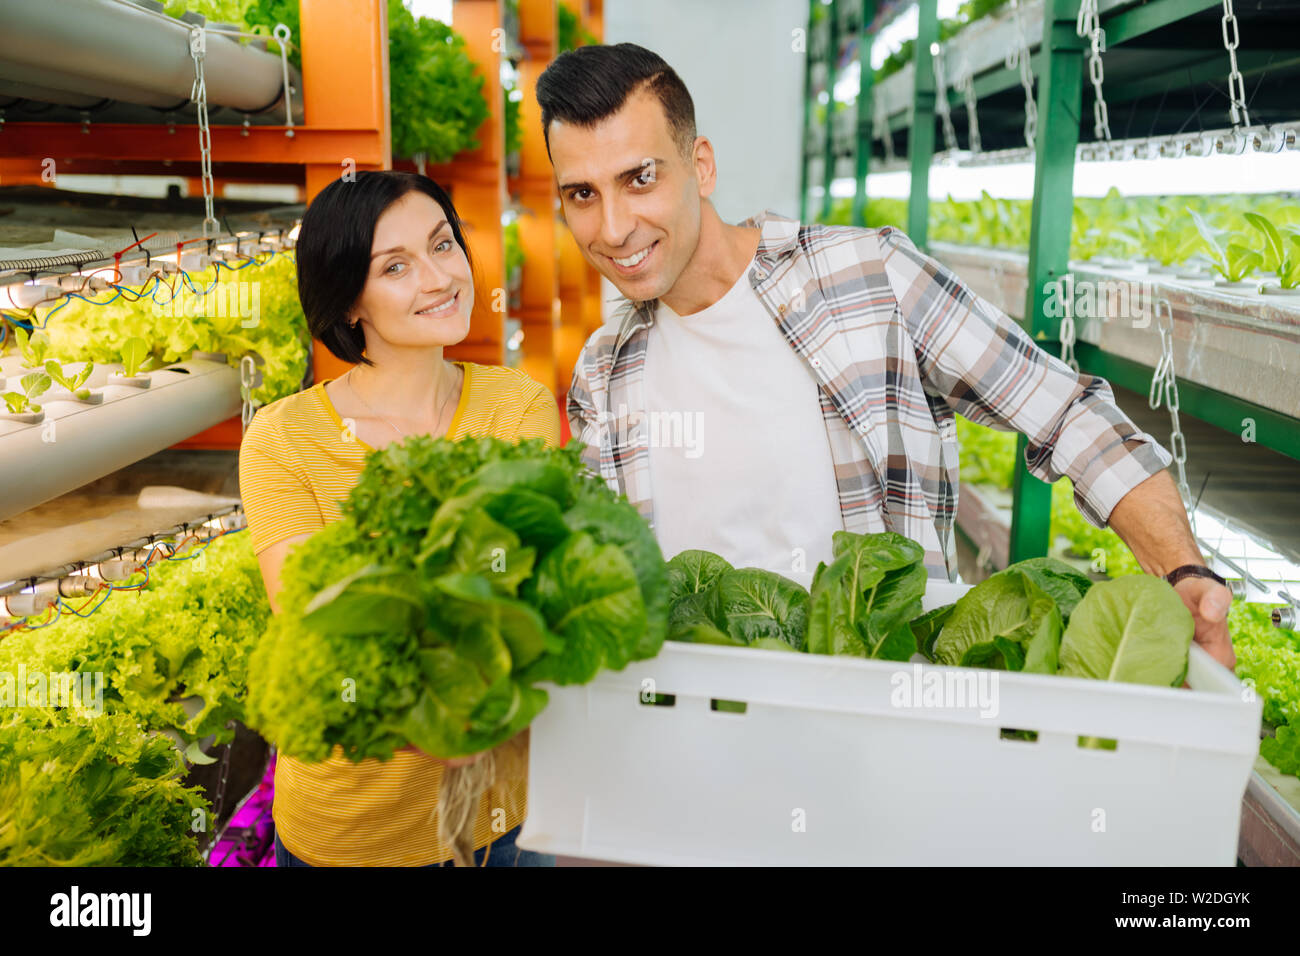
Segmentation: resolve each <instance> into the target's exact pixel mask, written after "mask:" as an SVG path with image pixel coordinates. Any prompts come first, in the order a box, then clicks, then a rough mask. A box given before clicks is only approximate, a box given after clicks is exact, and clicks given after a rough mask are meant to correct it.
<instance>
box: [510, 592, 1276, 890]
mask: <svg viewBox="0 0 1300 956" xmlns="http://www.w3.org/2000/svg"><path fill="white" fill-rule="evenodd" d="M968 589H969V587H968V586H967V585H952V584H948V583H947V582H942V581H932V582H930V585H929V588H928V592H927V594H926V599H925V607H926V609H929V608H932V607H938V606H940V605H943V604H947V603H950V602H951V601H953V600H955V599H956V598H957V597H959V596H960V595H961V594H962V593H964V592H965V591H966V590H968ZM918 667H919V665H914V664H910V663H909V664H899V663H892V662H877V661H866V660H860V659H856V658H845V657H827V656H822V655H813V654H789V653H782V652H780V651H766V650H752V649H748V648H728V647H718V646H708V645H696V644H676V643H672V642H669V643H666V644H665V645H664V648H663V651H662V652H661V653H660V654H659V656H658V657H656V658H655V659H653V660H649V661H640V662H637V663H634V664H631V665H629V666H628V667H627V668H626V669H625V670H623V671H621V672H605V673H602V674H601V675H600V676H599V677H598V678H597V679H596V680H595V681H594V682H592V683H591V684H588V685H586V686H582V687H561V688H548V689H549V690H550V694H551V699H550V703H549V704H548V705H547V707H546V709H545V710H544V711H543V712H542V713H541V715H540V716H539V717H538V718H537V719H536V720H535V721H534V723H533V726H532V736H531V754H530V767H529V786H528V817H527V820H526V822H525V824H524V829H523V832H522V834H521V835H520V838H519V845H520V846H523V847H525V848H527V849H530V850H536V851H539V852H544V853H556V854H563V855H571V856H578V857H587V858H592V859H600V860H612V861H622V862H629V863H649V864H699V865H716V864H793V865H855V864H886V865H950V864H957V865H965V864H994V865H1015V864H1047V865H1051V864H1099V865H1112V866H1113V865H1160V866H1178V865H1207V864H1208V865H1223V866H1230V865H1232V864H1233V863H1234V862H1235V859H1236V851H1237V828H1238V822H1239V819H1240V813H1241V801H1242V796H1243V794H1244V792H1245V789H1246V784H1247V781H1248V779H1249V777H1250V772H1251V767H1252V765H1253V764H1254V761H1255V756H1256V752H1257V749H1258V742H1259V720H1260V710H1261V706H1262V705H1261V703H1260V702H1259V701H1258V700H1257V699H1255V698H1254V696H1253V695H1252V694H1250V693H1248V692H1246V691H1245V689H1244V688H1243V687H1242V685H1241V684H1240V683H1239V682H1238V681H1237V680H1236V678H1235V677H1234V676H1233V675H1232V674H1231V673H1229V672H1228V671H1227V670H1225V669H1224V668H1222V667H1221V666H1220V665H1218V664H1217V663H1215V662H1214V661H1213V659H1211V658H1210V657H1209V655H1207V654H1206V653H1205V652H1204V651H1202V650H1201V649H1200V648H1199V647H1196V646H1193V648H1192V655H1191V662H1190V666H1189V672H1188V683H1189V685H1190V687H1191V688H1192V689H1190V690H1188V689H1183V688H1160V687H1147V686H1142V685H1136V684H1118V683H1107V682H1101V681H1090V680H1084V679H1076V678H1063V677H1054V676H1048V675H1030V674H1013V673H1005V672H996V688H997V698H996V715H995V716H981V713H980V708H979V706H978V705H977V706H975V707H972V708H964V709H963V708H956V707H948V708H942V707H933V706H931V707H926V706H920V707H912V706H900V704H901V703H904V702H905V701H910V700H911V697H910V695H908V694H907V693H906V692H907V691H909V690H910V685H909V683H908V682H913V681H915V680H916V678H917V676H918V675H922V676H921V680H922V682H924V680H925V679H926V678H925V677H924V675H926V674H930V673H935V674H938V675H941V676H942V675H949V674H951V675H954V676H955V677H957V678H959V679H960V680H962V681H967V682H968V681H970V680H971V677H972V675H976V676H977V675H979V674H981V673H982V674H984V675H985V678H984V679H985V680H986V681H987V680H988V679H989V677H991V676H993V675H994V673H995V672H990V671H978V670H976V669H974V668H947V667H936V666H933V665H929V664H927V665H925V666H924V667H923V668H919V669H918ZM945 679H947V678H946V677H945ZM645 682H652V683H649V684H647V683H645ZM920 686H922V687H924V683H922V684H921V685H920ZM977 686H978V685H977ZM984 686H985V688H986V690H989V689H991V687H992V686H993V685H990V684H987V683H986V684H985V685H984ZM650 688H652V689H653V692H655V693H658V694H664V695H668V694H671V695H673V696H674V697H675V702H674V703H673V705H672V706H663V705H647V704H645V703H642V697H643V692H644V691H645V690H648V689H650ZM900 695H904V696H903V697H902V699H900ZM645 696H648V695H645ZM891 698H893V699H891ZM716 699H721V700H727V701H744V702H745V704H746V711H745V713H743V714H737V713H727V712H723V711H716V710H713V709H712V708H711V706H710V702H711V701H712V700H716ZM920 699H921V700H922V702H924V696H923V695H922V697H921V698H920ZM985 702H986V703H989V702H991V698H987V699H986V701H985ZM948 703H950V704H955V703H957V701H956V700H955V699H954V698H951V697H950V698H949V700H948ZM988 709H990V710H991V709H992V708H988ZM1004 728H1008V729H1019V730H1033V731H1037V732H1038V739H1037V740H1036V741H1034V742H1028V741H1023V740H1015V739H1006V738H1004V737H1003V735H1002V733H1001V731H1002V729H1004ZM1081 735H1087V736H1092V737H1103V738H1109V739H1114V740H1116V741H1118V745H1117V747H1116V749H1114V750H1099V749H1089V748H1084V747H1080V746H1079V738H1080V736H1081Z"/></svg>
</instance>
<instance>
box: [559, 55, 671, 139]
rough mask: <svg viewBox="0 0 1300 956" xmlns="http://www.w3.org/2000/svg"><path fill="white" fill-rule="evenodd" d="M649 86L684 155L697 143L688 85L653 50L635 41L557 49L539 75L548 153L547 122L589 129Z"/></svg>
mask: <svg viewBox="0 0 1300 956" xmlns="http://www.w3.org/2000/svg"><path fill="white" fill-rule="evenodd" d="M642 87H647V88H648V89H649V90H650V92H651V93H653V94H654V95H655V96H656V97H658V99H659V103H660V105H661V106H663V110H664V116H665V117H666V118H667V120H668V128H669V130H670V131H671V132H672V134H673V139H674V140H675V141H676V142H677V148H678V149H679V150H680V151H681V154H682V155H683V156H689V155H690V151H691V145H692V144H693V143H694V142H695V104H694V103H693V102H692V101H691V94H690V93H689V92H687V90H686V84H685V83H683V82H682V78H681V77H680V76H678V75H677V74H676V73H675V72H674V71H673V68H672V67H671V66H669V65H668V64H667V63H665V62H664V60H663V58H662V57H660V56H659V55H658V54H657V53H651V52H650V51H649V50H647V49H646V48H645V47H641V46H637V45H636V44H635V43H615V44H613V45H612V46H580V47H578V48H577V49H576V50H569V51H568V52H567V53H561V54H560V55H559V56H558V57H556V58H555V60H554V61H553V62H552V63H551V65H550V66H548V67H547V68H546V71H545V72H544V73H542V75H541V76H540V77H538V78H537V103H538V105H539V106H541V108H542V135H543V136H544V137H545V138H546V154H547V155H548V156H549V155H550V153H551V132H550V131H551V121H552V120H559V121H560V122H561V123H572V124H574V125H575V126H585V127H591V126H595V125H596V124H597V123H599V122H600V121H601V120H603V119H605V118H606V117H608V116H612V115H613V114H614V113H617V112H618V111H619V110H620V109H622V107H623V104H624V103H626V102H627V98H628V97H629V96H631V95H632V94H633V93H635V92H637V91H638V90H640V89H641V88H642Z"/></svg>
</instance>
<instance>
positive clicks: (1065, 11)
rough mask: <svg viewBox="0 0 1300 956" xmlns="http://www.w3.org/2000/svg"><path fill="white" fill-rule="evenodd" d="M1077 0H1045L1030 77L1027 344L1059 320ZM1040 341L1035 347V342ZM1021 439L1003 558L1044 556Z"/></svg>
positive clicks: (1038, 496) (1068, 208) (1044, 528)
mask: <svg viewBox="0 0 1300 956" xmlns="http://www.w3.org/2000/svg"><path fill="white" fill-rule="evenodd" d="M1078 12H1079V0H1047V2H1046V5H1045V7H1044V10H1043V44H1042V51H1041V55H1040V62H1041V63H1042V70H1041V72H1040V73H1039V74H1038V132H1037V137H1036V139H1035V141H1034V148H1035V158H1034V199H1033V205H1032V219H1031V222H1030V228H1029V291H1028V293H1027V295H1026V297H1025V320H1024V322H1025V328H1026V331H1028V332H1029V334H1030V335H1031V336H1033V337H1034V339H1035V340H1043V341H1044V342H1056V341H1058V340H1059V336H1060V320H1059V319H1049V318H1048V317H1047V309H1046V303H1047V300H1048V298H1049V296H1050V295H1051V290H1052V284H1053V283H1055V282H1056V281H1057V280H1059V279H1060V278H1061V276H1063V275H1064V274H1065V273H1066V271H1067V270H1068V268H1069V263H1070V225H1071V220H1072V216H1073V213H1074V159H1075V148H1076V147H1077V146H1078V143H1079V116H1080V114H1081V109H1082V103H1083V76H1084V70H1083V41H1082V40H1080V38H1079V36H1078V34H1077V33H1076V32H1075V22H1076V18H1077V16H1078ZM1040 344H1041V343H1040ZM1026 445H1027V442H1026V439H1025V436H1024V435H1021V436H1019V437H1018V439H1017V440H1016V472H1015V477H1014V479H1013V481H1012V491H1013V493H1014V495H1015V501H1014V504H1013V506H1012V514H1011V541H1010V560H1011V561H1013V562H1014V561H1020V560H1023V559H1025V558H1032V557H1038V556H1040V555H1044V554H1047V551H1048V548H1049V546H1050V541H1049V534H1050V526H1051V513H1052V488H1051V486H1050V485H1048V484H1046V483H1045V482H1042V481H1040V480H1039V479H1037V478H1035V477H1033V476H1032V475H1030V474H1029V472H1028V471H1026V470H1025V448H1026Z"/></svg>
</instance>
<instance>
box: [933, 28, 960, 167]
mask: <svg viewBox="0 0 1300 956" xmlns="http://www.w3.org/2000/svg"><path fill="white" fill-rule="evenodd" d="M930 64H931V66H933V67H934V111H935V112H936V113H938V114H939V119H940V120H942V121H943V144H944V148H945V149H946V150H947V151H948V152H950V153H955V152H956V151H957V131H956V130H954V129H953V128H952V111H951V110H950V109H949V108H948V89H947V87H948V77H947V75H946V74H945V73H944V69H943V47H941V46H939V44H937V43H933V44H931V45H930Z"/></svg>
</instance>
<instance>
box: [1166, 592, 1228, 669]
mask: <svg viewBox="0 0 1300 956" xmlns="http://www.w3.org/2000/svg"><path fill="white" fill-rule="evenodd" d="M1174 590H1175V591H1177V592H1178V596H1179V597H1180V598H1182V599H1183V603H1184V604H1185V605H1187V610H1189V611H1191V612H1192V619H1193V620H1194V621H1195V622H1196V635H1195V640H1196V643H1197V644H1200V645H1201V647H1203V648H1205V650H1206V652H1207V653H1209V655H1210V656H1211V657H1213V658H1214V659H1215V660H1216V661H1218V662H1219V663H1220V664H1222V665H1223V666H1224V667H1226V668H1228V670H1233V669H1234V668H1235V667H1236V666H1237V655H1236V654H1235V653H1234V652H1233V650H1232V636H1231V635H1230V634H1229V633H1228V608H1229V607H1230V606H1231V604H1232V592H1231V591H1229V590H1228V589H1227V588H1226V587H1224V586H1223V585H1222V584H1220V583H1219V582H1218V581H1214V580H1211V579H1210V578H1200V577H1185V578H1183V579H1182V580H1181V581H1179V582H1178V583H1177V584H1175V585H1174Z"/></svg>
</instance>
